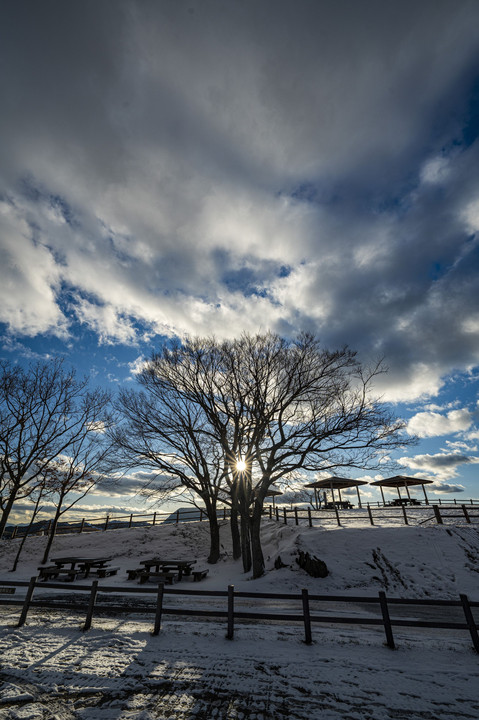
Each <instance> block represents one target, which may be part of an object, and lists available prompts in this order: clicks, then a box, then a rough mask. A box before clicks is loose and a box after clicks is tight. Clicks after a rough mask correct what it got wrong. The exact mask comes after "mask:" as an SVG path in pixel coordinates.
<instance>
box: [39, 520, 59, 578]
mask: <svg viewBox="0 0 479 720" xmlns="http://www.w3.org/2000/svg"><path fill="white" fill-rule="evenodd" d="M59 510H60V506H59V507H58V510H57V512H56V513H55V517H54V518H53V520H52V525H51V527H50V532H49V533H48V540H47V546H46V548H45V552H44V553H43V558H42V565H45V563H47V562H48V556H49V555H50V550H51V547H52V543H53V538H54V537H55V533H56V531H57V525H58V521H59V519H60V515H61V513H60V512H59Z"/></svg>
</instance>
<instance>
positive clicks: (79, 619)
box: [0, 520, 479, 720]
mask: <svg viewBox="0 0 479 720" xmlns="http://www.w3.org/2000/svg"><path fill="white" fill-rule="evenodd" d="M221 540H222V556H221V559H220V561H219V563H218V564H217V565H215V566H211V565H210V566H207V564H206V557H207V553H208V526H207V524H206V523H205V522H202V523H200V522H191V523H180V524H179V525H178V526H176V525H158V526H155V527H143V528H132V529H123V530H111V531H107V532H97V533H89V534H83V535H65V536H58V537H57V538H55V541H54V544H53V548H52V552H51V556H52V557H57V556H62V555H69V554H75V555H87V556H90V555H91V556H95V555H104V554H108V555H111V556H112V558H113V560H112V564H113V565H116V566H119V567H120V568H121V569H120V571H119V573H118V574H117V575H115V576H111V577H108V578H105V579H101V580H100V581H99V586H100V588H101V587H102V586H109V587H112V586H113V587H118V589H120V588H125V587H136V583H135V582H134V581H127V580H126V570H127V569H129V568H133V567H136V566H137V565H138V562H139V560H140V559H142V558H145V557H149V556H152V555H161V556H162V557H171V558H172V559H182V558H186V559H189V558H195V559H197V567H209V574H208V577H207V578H206V579H205V580H203V581H202V582H201V583H193V582H192V581H191V580H189V579H187V578H185V579H183V580H182V581H181V583H179V584H177V585H175V586H174V587H173V588H172V589H173V590H174V589H180V588H181V589H194V590H221V591H225V590H226V589H227V586H228V585H229V584H233V585H234V586H235V589H236V590H240V591H247V592H280V593H300V591H301V589H302V588H307V589H308V590H309V591H310V592H311V593H315V594H321V595H323V594H330V595H338V594H340V595H349V596H354V597H358V596H359V597H368V596H369V597H370V596H377V593H378V591H380V590H385V591H386V593H387V596H388V598H400V597H403V598H406V597H409V598H411V597H413V598H418V599H420V598H434V599H438V598H441V599H453V600H457V599H459V593H465V594H467V595H468V596H469V599H470V600H473V601H479V586H478V578H479V575H478V574H479V532H478V530H477V528H476V527H475V526H472V525H448V526H437V525H431V526H426V525H423V526H402V527H401V526H388V525H383V526H381V527H376V526H375V527H367V526H364V527H351V528H347V527H346V528H345V527H336V528H335V527H332V526H329V527H327V528H325V527H321V526H318V527H313V528H310V527H308V526H307V524H300V525H299V526H295V525H291V524H289V525H284V524H281V523H276V522H274V521H268V520H267V521H265V522H264V527H263V547H264V553H265V558H266V565H267V572H266V574H265V575H264V576H263V577H262V578H259V579H258V580H252V579H251V577H249V576H247V575H244V574H243V572H242V566H241V563H240V562H237V561H233V560H232V557H231V542H230V538H229V528H228V526H227V524H224V525H223V527H222V530H221ZM18 542H19V541H17V540H14V541H4V542H3V544H2V545H0V579H2V580H12V579H15V580H28V579H29V578H30V577H31V576H33V575H36V574H37V567H38V565H39V564H40V561H41V557H42V551H43V548H44V546H45V542H46V539H45V538H44V537H34V538H30V539H28V540H27V542H26V544H25V548H24V552H23V554H22V557H21V559H20V563H19V567H18V570H17V572H16V573H15V574H12V573H10V572H9V570H10V568H11V566H12V564H13V559H14V557H15V553H16V551H17V548H18ZM299 550H303V551H308V552H309V553H310V554H312V555H315V556H316V557H319V558H321V559H322V560H324V561H325V562H326V564H327V566H328V569H329V575H328V576H327V577H326V578H322V579H321V578H312V577H310V576H309V575H307V574H306V573H305V572H304V571H303V570H301V569H300V568H299V566H298V565H297V563H296V562H295V558H296V557H297V555H298V552H299ZM278 556H280V557H281V560H282V562H283V563H284V564H285V565H287V566H288V567H284V568H281V569H279V570H275V569H274V561H275V560H276V559H277V558H278ZM78 582H79V584H81V585H84V586H85V587H89V586H90V582H91V581H90V580H89V579H86V580H80V581H78ZM142 587H143V586H142ZM151 587H154V586H153V585H152V586H151ZM22 592H23V593H24V592H25V590H24V589H17V593H16V596H19V597H21V596H22ZM47 592H56V593H57V594H58V590H57V591H53V590H47V589H42V590H38V591H36V596H38V595H39V594H40V593H47ZM134 597H135V598H138V597H140V598H143V599H145V597H146V596H144V595H140V596H138V595H135V596H134ZM150 597H151V595H150ZM225 602H226V601H225V598H204V597H203V598H198V599H197V598H192V597H191V596H172V595H170V594H167V595H166V597H165V605H167V606H169V607H173V606H178V605H179V604H181V605H185V606H189V607H192V606H194V607H197V606H198V607H208V608H212V607H218V608H219V609H222V610H225V609H226V607H225ZM266 602H267V601H265V600H263V601H261V603H262V604H261V606H260V604H259V602H257V601H253V600H249V599H246V598H245V599H243V598H241V599H237V600H236V602H235V606H236V607H238V608H239V607H240V605H241V606H242V605H245V606H248V607H249V608H250V609H255V610H261V609H263V608H264V609H265V605H264V603H266ZM285 607H286V606H285V605H284V604H282V603H277V604H276V606H275V609H276V611H277V612H279V613H280V612H281V611H282V610H283V608H285ZM288 611H289V612H292V611H293V610H292V608H291V606H288ZM294 611H295V612H301V609H300V607H299V606H297V607H296V609H295V610H294ZM19 612H20V608H19V607H2V608H1V612H0V647H1V648H2V670H1V672H0V681H1V683H2V684H1V685H0V718H1V720H4V719H5V720H7V719H8V720H20V719H21V720H38V719H41V720H43V719H45V720H46V719H48V720H50V719H53V718H56V719H57V720H70V719H72V718H75V719H78V720H96V719H97V718H101V719H102V720H119V719H121V720H153V718H155V719H156V718H165V720H166V719H169V718H171V719H174V720H186V719H187V718H195V719H198V720H202V719H203V718H204V719H206V718H208V719H209V718H218V719H228V720H229V719H230V718H231V719H238V720H242V719H248V720H268V719H270V718H271V719H272V718H275V720H286V719H288V720H289V719H291V720H296V719H298V720H299V719H301V720H303V719H306V718H307V719H308V720H311V719H315V718H318V719H321V720H339V718H341V719H343V718H344V719H347V720H382V719H383V718H384V719H387V718H394V719H396V720H397V719H399V720H401V719H403V718H404V720H405V719H406V718H408V720H410V719H411V718H418V719H419V718H421V720H424V719H429V718H430V719H431V720H432V719H433V718H434V720H436V719H437V720H446V719H449V718H450V719H452V718H459V719H461V718H470V719H471V718H473V719H474V720H477V718H479V684H478V682H477V675H478V665H479V656H478V655H477V654H476V653H475V652H474V651H473V649H472V642H471V638H470V635H469V633H468V632H467V630H444V629H442V630H439V629H417V628H408V627H394V637H395V641H396V646H397V649H396V650H394V651H393V650H391V649H389V648H388V647H387V646H386V645H385V637H384V630H383V628H382V627H381V626H371V625H369V626H368V625H366V624H364V625H363V624H359V625H358V624H351V625H334V624H332V623H314V624H313V644H312V645H306V644H305V643H304V642H303V640H304V629H303V626H302V624H301V623H290V622H288V623H281V622H278V623H277V622H274V623H272V622H259V623H253V622H251V621H237V622H236V624H235V637H234V639H233V640H227V639H226V637H225V635H226V620H225V619H224V618H221V619H218V620H211V619H207V618H205V619H196V618H195V619H190V618H182V617H181V616H177V615H176V616H175V615H170V614H167V615H164V616H163V620H162V627H161V632H160V634H159V635H158V636H156V637H155V636H152V635H151V631H152V627H153V616H152V615H151V614H149V615H141V614H133V613H130V614H123V615H116V616H110V617H107V616H104V615H102V616H101V617H100V616H94V617H93V623H92V628H91V630H89V631H88V632H83V631H82V629H81V628H82V623H83V622H84V616H85V613H84V611H81V612H80V611H79V612H78V613H75V612H74V611H73V610H72V611H69V610H62V611H51V610H44V609H32V610H31V611H30V613H29V615H28V618H27V623H26V624H25V625H24V626H23V627H20V628H19V627H16V623H17V621H18V617H19ZM327 612H334V613H335V614H338V613H344V614H346V615H348V616H354V615H360V616H361V617H368V616H369V615H370V616H372V615H374V616H375V617H377V612H378V610H377V608H374V607H373V606H371V605H368V604H366V603H364V604H363V603H360V602H355V603H354V604H353V605H352V606H351V607H348V606H347V605H345V604H342V603H341V604H339V603H332V602H331V603H326V604H325V605H324V607H323V605H322V606H321V614H324V613H327ZM390 612H391V615H392V616H396V615H398V614H399V613H400V612H401V613H402V614H404V608H403V606H394V605H392V606H390ZM407 612H409V613H411V612H412V613H413V615H414V617H426V616H425V615H421V613H425V612H429V609H427V608H419V607H417V606H414V609H413V610H411V609H409V608H408V610H407ZM442 612H450V613H452V615H451V617H452V618H453V619H454V620H458V621H460V622H462V621H463V617H462V616H461V613H462V610H461V609H460V608H457V609H456V608H452V609H450V608H447V609H446V608H443V609H442ZM475 612H476V614H477V609H476V610H475ZM476 622H477V617H476Z"/></svg>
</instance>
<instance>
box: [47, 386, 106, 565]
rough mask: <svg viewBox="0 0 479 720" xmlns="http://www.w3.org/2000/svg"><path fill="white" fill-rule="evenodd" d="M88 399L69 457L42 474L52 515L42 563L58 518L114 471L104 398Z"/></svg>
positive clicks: (53, 535) (96, 396) (91, 396)
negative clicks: (86, 417) (85, 416)
mask: <svg viewBox="0 0 479 720" xmlns="http://www.w3.org/2000/svg"><path fill="white" fill-rule="evenodd" d="M88 399H89V403H88V405H89V411H90V414H89V420H88V422H86V423H85V425H84V432H83V433H82V434H81V435H80V436H79V437H77V438H75V440H74V442H72V443H71V444H70V445H69V448H68V455H63V456H60V457H57V458H56V459H55V460H54V461H53V462H52V463H50V464H49V465H48V467H47V468H46V469H45V471H44V473H45V478H44V479H45V486H46V488H47V489H48V490H49V492H50V495H51V496H52V498H53V502H54V505H55V514H54V516H53V519H52V522H51V524H50V529H49V533H48V540H47V544H46V547H45V551H44V554H43V558H42V563H46V562H47V561H48V557H49V554H50V550H51V546H52V543H53V539H54V537H55V534H56V531H57V527H58V523H59V521H60V518H61V516H62V515H64V514H65V513H66V512H68V511H69V510H71V509H72V507H73V506H74V505H76V504H77V503H78V502H79V501H80V500H82V499H83V498H84V497H85V496H86V495H87V494H88V493H89V492H91V491H92V490H93V488H95V487H96V486H97V485H98V484H99V483H101V482H102V481H105V479H106V478H107V477H108V475H109V473H110V472H111V471H112V469H113V465H112V461H113V462H114V458H113V446H112V444H111V442H110V438H109V435H108V434H107V430H108V429H109V427H108V426H107V425H106V422H105V417H104V412H103V411H104V405H105V402H106V396H105V394H104V393H103V392H102V391H100V390H98V391H96V392H95V393H93V394H92V395H89V397H88ZM110 422H111V419H110Z"/></svg>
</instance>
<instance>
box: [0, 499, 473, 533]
mask: <svg viewBox="0 0 479 720" xmlns="http://www.w3.org/2000/svg"><path fill="white" fill-rule="evenodd" d="M427 511H430V515H429V514H428V515H427V517H426V518H424V514H425V512H427ZM264 514H265V515H266V516H267V517H269V518H271V519H276V520H282V521H283V522H285V523H287V522H295V523H296V524H298V523H299V521H300V520H303V521H305V522H307V523H308V524H309V525H310V526H312V524H313V520H320V521H321V523H328V522H333V523H337V524H338V525H347V524H354V523H358V522H366V523H369V524H370V525H374V524H375V522H374V521H375V520H376V521H380V520H391V519H398V520H399V522H400V523H401V524H404V525H409V524H414V525H420V524H424V523H426V522H429V521H432V522H435V523H438V524H443V522H444V520H448V519H456V520H461V521H462V522H466V523H472V522H475V521H479V500H469V501H468V503H457V502H456V501H453V502H452V501H451V502H450V503H449V504H447V505H446V504H445V503H444V502H442V503H441V500H439V501H434V502H433V503H429V505H422V506H420V507H417V506H407V507H406V506H404V505H403V506H401V507H392V506H387V505H382V504H380V503H377V504H372V503H368V504H367V505H363V506H362V507H361V508H354V509H352V510H340V509H339V508H337V507H336V508H335V509H334V510H324V509H321V510H313V509H312V508H307V509H298V508H284V507H282V508H277V507H276V508H275V507H273V506H272V505H269V506H267V507H265V509H264ZM229 517H230V509H229V508H226V507H224V508H221V509H220V510H219V512H218V518H219V519H223V520H226V519H227V518H229ZM203 520H207V516H206V512H205V511H204V510H181V511H180V510H178V511H177V512H176V513H173V514H171V513H159V512H154V513H141V514H134V513H131V514H130V515H107V516H106V517H104V518H82V519H81V520H80V521H78V522H77V523H68V525H64V526H62V525H60V526H59V527H57V531H56V534H57V535H64V534H71V533H87V532H100V531H105V530H115V529H119V528H132V527H139V526H145V525H159V524H161V523H164V522H168V523H176V524H178V523H180V522H197V521H200V522H201V521H203ZM50 527H51V520H50V521H48V522H47V523H45V525H44V526H42V528H41V529H40V530H39V529H38V527H36V528H33V529H32V530H31V531H30V534H31V535H48V533H49V530H50ZM27 532H28V527H25V526H16V527H14V528H12V529H10V530H9V532H5V533H4V535H3V538H4V539H11V540H13V539H14V538H20V537H23V536H24V535H25V533H27Z"/></svg>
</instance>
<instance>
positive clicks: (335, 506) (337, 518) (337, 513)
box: [334, 503, 341, 525]
mask: <svg viewBox="0 0 479 720" xmlns="http://www.w3.org/2000/svg"><path fill="white" fill-rule="evenodd" d="M334 512H335V513H336V520H337V523H338V525H341V520H340V519H339V511H338V507H337V505H336V503H334Z"/></svg>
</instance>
